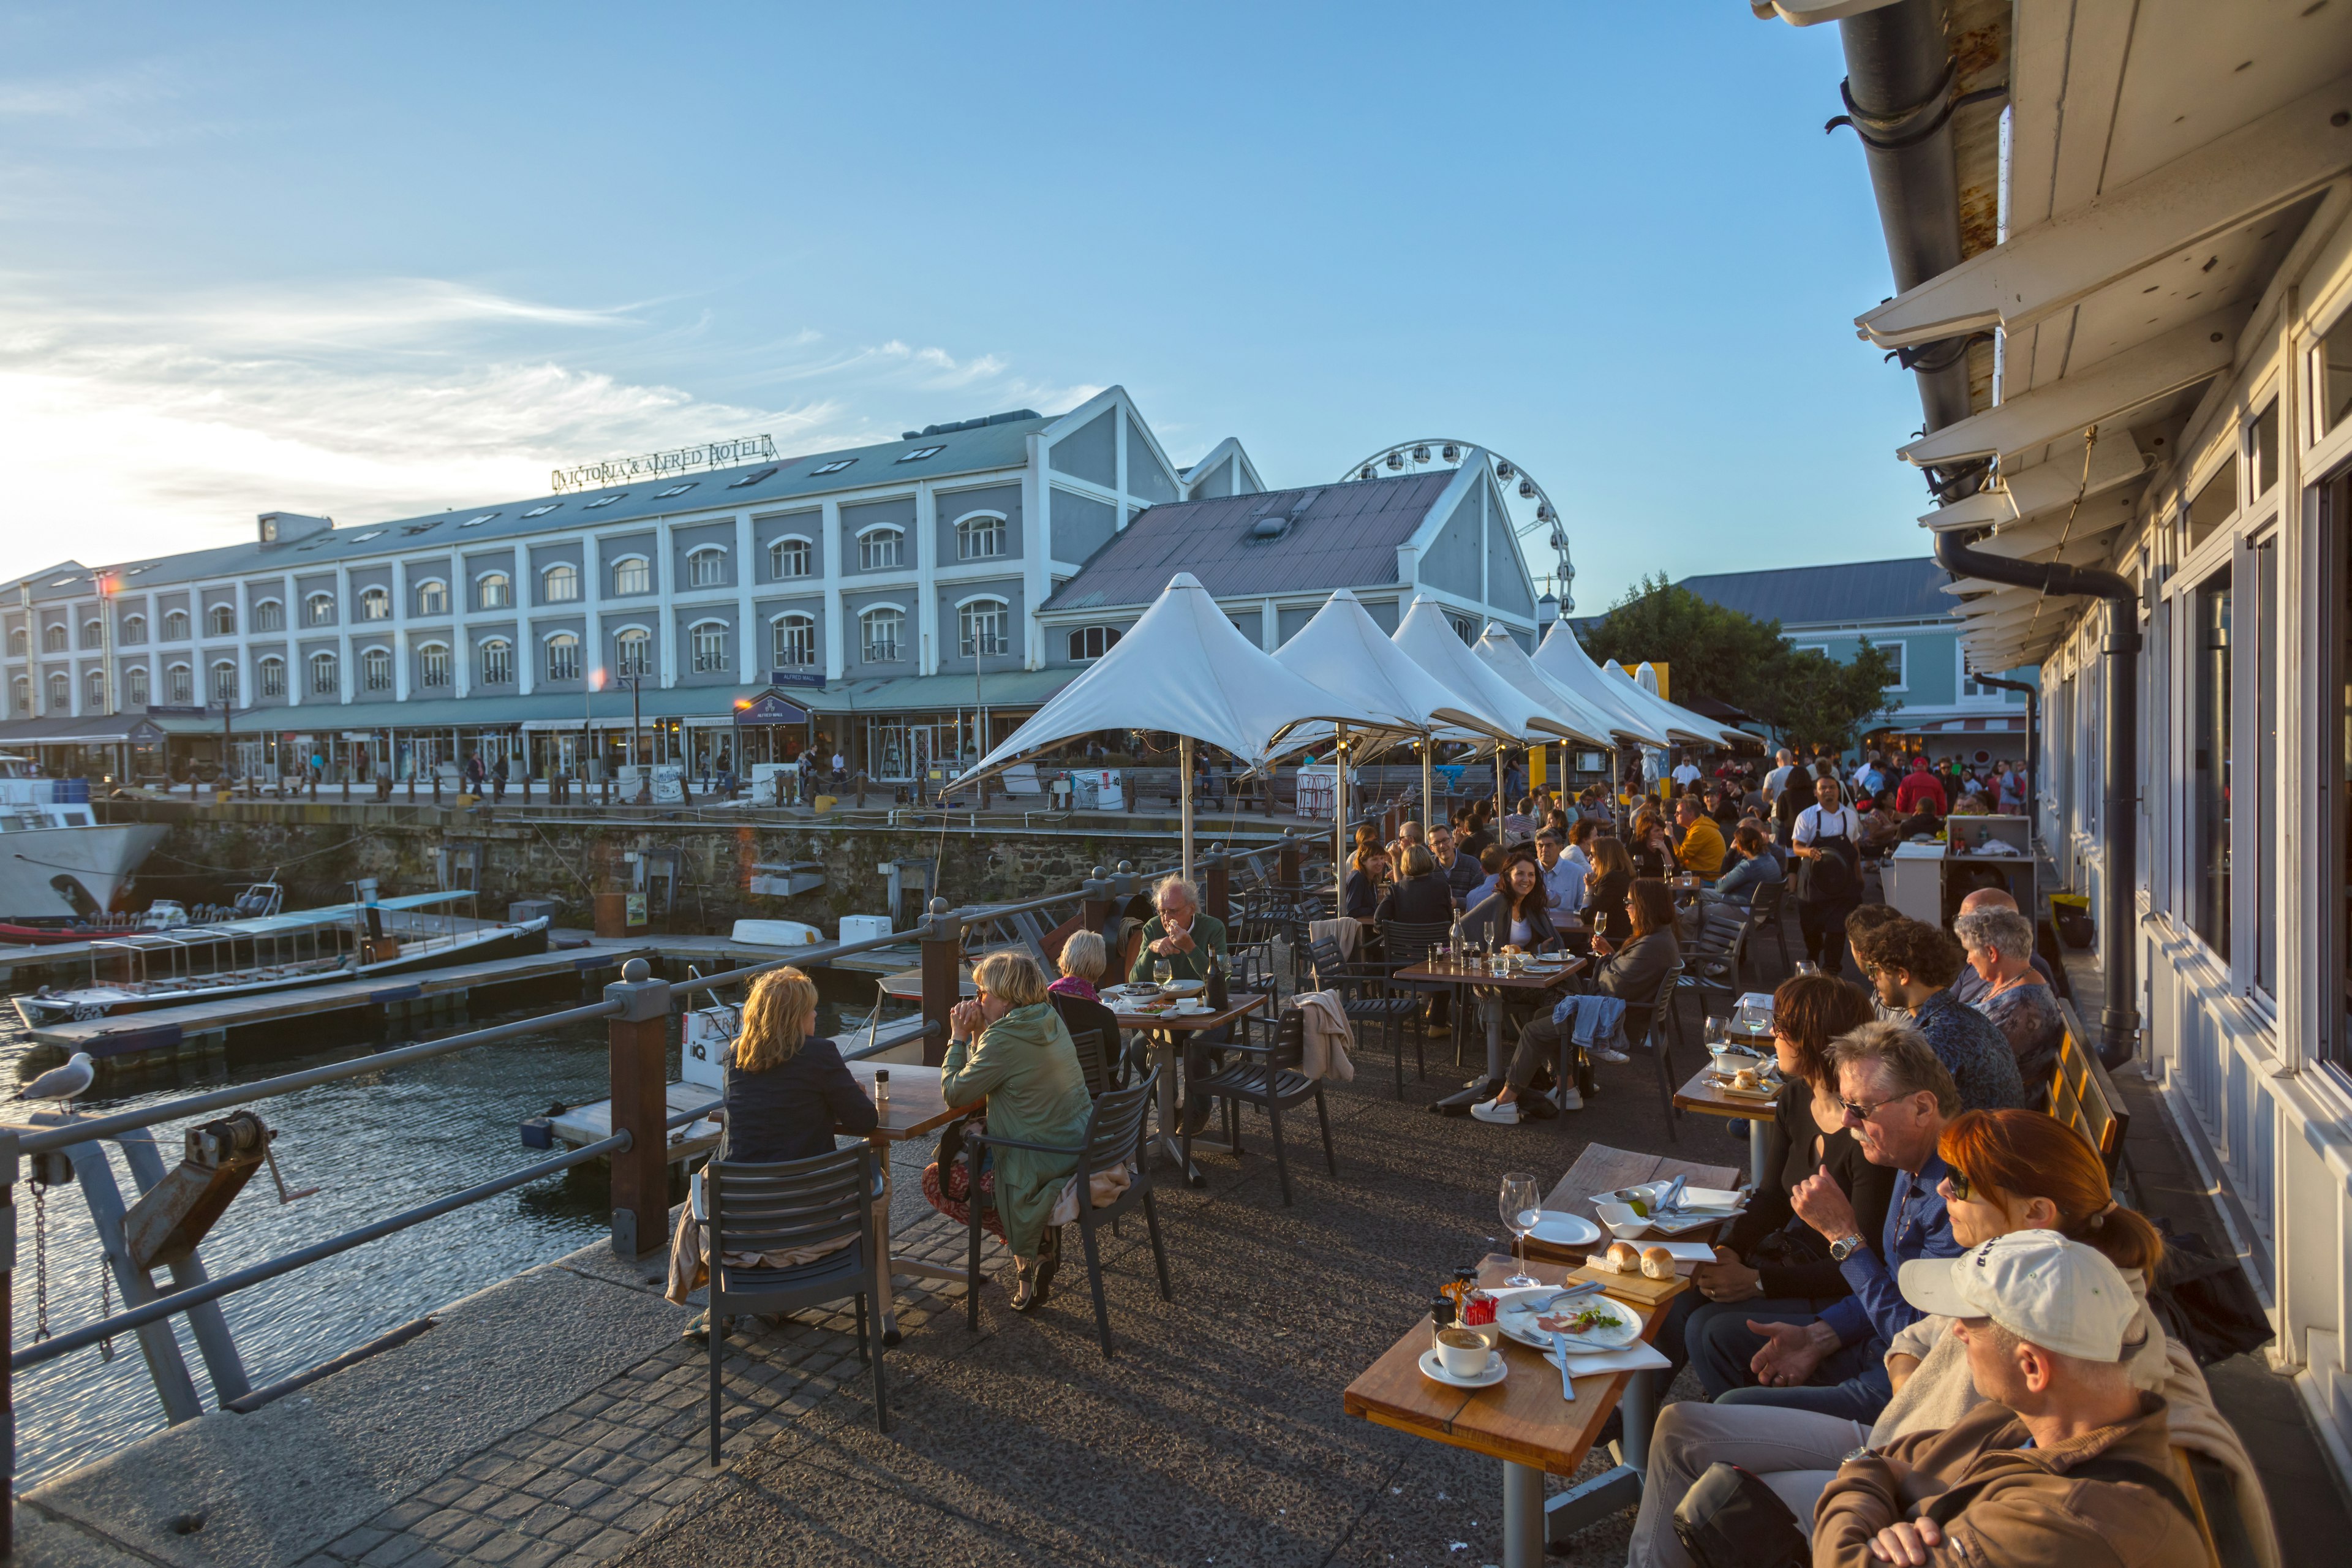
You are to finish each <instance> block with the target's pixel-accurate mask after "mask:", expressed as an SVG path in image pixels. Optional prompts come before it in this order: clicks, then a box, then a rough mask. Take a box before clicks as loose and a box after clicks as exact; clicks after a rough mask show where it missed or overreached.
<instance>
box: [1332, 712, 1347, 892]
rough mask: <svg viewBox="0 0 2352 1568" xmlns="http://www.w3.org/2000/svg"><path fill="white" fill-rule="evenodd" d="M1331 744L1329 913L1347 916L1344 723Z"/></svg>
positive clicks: (1345, 735)
mask: <svg viewBox="0 0 2352 1568" xmlns="http://www.w3.org/2000/svg"><path fill="white" fill-rule="evenodd" d="M1335 733H1336V737H1337V738H1336V739H1334V740H1333V742H1332V743H1331V761H1332V762H1333V763H1336V764H1337V765H1336V766H1335V767H1334V768H1333V769H1332V770H1331V771H1332V773H1333V775H1334V776H1333V779H1332V784H1331V889H1332V904H1333V908H1332V910H1331V916H1332V918H1333V919H1334V920H1346V919H1347V918H1348V726H1346V725H1345V724H1341V725H1339V726H1337V727H1336V731H1335Z"/></svg>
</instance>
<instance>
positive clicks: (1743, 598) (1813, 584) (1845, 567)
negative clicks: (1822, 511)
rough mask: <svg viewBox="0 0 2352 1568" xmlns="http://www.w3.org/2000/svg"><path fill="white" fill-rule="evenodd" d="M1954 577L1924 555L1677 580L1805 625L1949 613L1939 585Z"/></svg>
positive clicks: (1749, 611) (1739, 606)
mask: <svg viewBox="0 0 2352 1568" xmlns="http://www.w3.org/2000/svg"><path fill="white" fill-rule="evenodd" d="M1950 581H1951V574H1950V573H1948V572H1947V571H1945V570H1944V569H1943V568H1942V567H1941V566H1938V565H1937V564H1936V563H1935V562H1934V561H1933V560H1932V559H1930V558H1928V557H1927V556H1924V555H1922V556H1916V557H1914V558H1912V559H1909V560H1903V561H1852V562H1840V563H1832V564H1830V565H1824V566H1787V567H1780V568H1777V569H1775V570H1772V571H1769V572H1718V573H1711V574H1707V575H1706V576H1700V577H1685V578H1684V579H1682V581H1680V582H1679V583H1677V584H1675V586H1676V587H1678V588H1687V589H1688V590H1690V592H1692V593H1694V594H1696V595H1698V596H1699V597H1700V598H1702V599H1705V600H1706V601H1708V602H1709V603H1710V604H1716V605H1722V606H1723V607H1724V608H1725V609H1727V610H1737V611H1738V612H1739V613H1740V614H1742V615H1747V616H1755V617H1756V618H1757V619H1758V620H1759V621H1779V622H1780V624H1781V626H1828V625H1844V624H1846V623H1849V622H1853V621H1923V620H1925V621H1940V620H1943V619H1945V618H1946V617H1947V616H1949V615H1950V614H1951V610H1952V601H1951V598H1950V596H1949V595H1947V594H1945V593H1943V592H1942V589H1943V585H1944V584H1946V583H1948V582H1950Z"/></svg>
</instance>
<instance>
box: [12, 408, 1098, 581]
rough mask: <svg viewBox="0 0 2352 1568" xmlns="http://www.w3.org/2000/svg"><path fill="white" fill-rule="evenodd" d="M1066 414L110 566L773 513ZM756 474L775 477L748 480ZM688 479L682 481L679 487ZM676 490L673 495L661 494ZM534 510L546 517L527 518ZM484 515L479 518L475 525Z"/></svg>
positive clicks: (324, 552)
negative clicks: (750, 511)
mask: <svg viewBox="0 0 2352 1568" xmlns="http://www.w3.org/2000/svg"><path fill="white" fill-rule="evenodd" d="M1059 417H1060V416H1058V415H1056V416H1037V417H1034V418H1028V419H1008V420H1006V421H1004V422H1003V424H1000V425H983V426H979V427H977V428H974V429H968V430H945V431H940V432H938V433H936V434H933V435H929V436H918V437H913V438H911V439H901V440H897V441H885V442H883V443H881V444H880V445H878V446H872V447H841V448H838V449H836V450H834V451H828V452H811V453H804V454H803V455H801V456H798V457H793V458H779V459H777V460H776V461H774V462H760V463H745V464H741V465H739V466H738V467H735V468H711V469H708V470H706V471H703V472H700V473H694V474H677V475H667V476H664V477H663V478H660V479H648V480H643V481H639V482H636V483H633V484H628V485H615V486H610V487H608V488H606V489H593V490H573V491H571V492H570V493H568V494H565V495H552V494H549V495H537V496H526V497H524V498H522V499H521V500H504V501H490V502H487V503H484V504H480V505H475V506H463V507H452V508H450V509H449V510H446V511H440V512H430V513H427V514H425V515H424V516H421V517H409V518H394V519H390V520H387V521H382V522H369V523H357V524H350V525H345V526H342V527H338V528H333V529H329V530H324V531H320V532H318V533H315V534H312V535H310V536H309V537H308V538H304V539H298V540H294V541H292V542H288V543H283V544H267V545H266V544H263V543H262V542H260V540H259V538H258V537H256V538H254V539H253V540H251V541H249V542H245V543H240V544H226V545H219V546H215V548H212V549H209V550H191V551H186V552H182V553H180V554H177V555H163V556H153V557H149V558H146V559H135V558H134V559H132V560H130V561H121V562H115V563H109V564H108V565H107V567H106V569H107V570H110V571H113V572H116V573H119V574H121V578H120V582H121V591H122V592H124V593H145V592H149V591H151V590H153V589H156V588H164V587H171V586H174V585H177V584H184V583H193V582H210V581H214V580H215V579H219V578H227V577H247V576H258V575H264V574H268V575H276V574H281V573H296V572H321V571H329V570H331V569H332V568H333V567H334V566H335V565H336V564H337V563H344V562H351V561H357V560H374V559H378V558H383V557H391V556H403V555H418V554H425V553H427V552H441V551H448V550H456V549H460V548H462V549H467V550H473V549H478V548H480V547H481V546H483V545H487V544H493V543H501V542H507V541H510V540H514V539H519V538H523V537H527V536H530V535H534V534H541V533H551V532H557V531H564V532H572V531H579V530H582V529H587V528H609V527H611V526H612V525H613V524H614V523H619V522H635V521H651V520H653V519H655V518H657V517H675V516H688V517H691V516H692V515H694V514H695V513H698V512H704V511H710V510H717V509H724V510H726V511H728V512H733V511H735V510H740V509H741V508H745V507H758V508H762V509H772V508H774V507H777V506H784V505H790V504H792V503H793V502H794V501H798V500H814V498H816V497H819V496H823V495H830V494H833V493H834V492H835V491H839V490H848V489H871V488H873V487H875V486H877V485H888V484H893V483H899V482H905V483H912V482H913V481H914V480H916V479H942V478H948V477H951V476H954V475H957V474H968V473H982V472H987V471H990V470H992V469H998V468H1019V467H1021V466H1022V465H1023V464H1024V463H1026V462H1027V461H1028V460H1029V447H1028V438H1029V437H1030V436H1032V435H1033V434H1034V433H1036V432H1037V431H1040V430H1043V429H1045V427H1046V426H1050V425H1052V424H1053V423H1054V421H1055V419H1056V418H1059ZM930 447H938V448H940V450H939V451H938V452H937V453H935V454H934V455H932V456H930V457H928V458H912V459H911V460H909V459H910V457H911V454H913V453H916V452H919V451H924V450H926V449H928V448H930ZM844 462H845V463H846V464H847V467H845V468H838V469H835V471H834V472H832V473H826V474H820V473H818V472H817V471H816V470H818V469H820V468H831V467H832V466H833V465H835V464H836V463H844ZM760 474H765V475H767V476H768V477H766V478H764V479H757V480H756V481H753V482H745V481H747V480H752V476H754V475H760ZM680 486H685V487H686V488H685V489H683V490H679V489H678V487H680ZM668 491H677V493H676V494H667V493H665V492H668ZM607 497H610V498H613V499H612V500H610V501H609V502H607V503H606V504H604V505H602V506H599V505H597V504H596V503H597V502H599V501H604V500H605V498H607ZM542 509H544V510H542ZM533 512H537V513H539V515H537V516H530V515H528V514H530V513H533ZM477 519H480V520H482V521H475V520H477ZM91 570H92V568H89V567H85V566H80V565H78V564H75V563H66V564H64V565H59V566H53V567H50V568H49V569H48V570H47V571H46V572H39V573H30V574H26V575H25V576H24V577H22V578H12V579H10V580H8V582H7V583H5V584H0V586H5V587H6V588H8V589H11V590H13V589H15V588H16V585H17V584H18V583H20V582H21V583H29V584H31V585H32V589H33V600H34V602H35V603H36V604H40V603H46V602H48V601H51V600H58V599H72V598H87V597H88V596H89V574H90V572H91ZM69 574H70V575H71V576H72V578H73V581H72V582H71V583H70V584H65V583H58V584H57V585H56V586H54V587H53V586H51V584H52V583H53V582H56V580H57V579H58V578H61V577H65V576H67V575H69ZM11 596H12V597H13V596H14V595H13V594H12V595H11Z"/></svg>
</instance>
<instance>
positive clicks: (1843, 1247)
mask: <svg viewBox="0 0 2352 1568" xmlns="http://www.w3.org/2000/svg"><path fill="white" fill-rule="evenodd" d="M1864 1245H1866V1244H1865V1243H1864V1241H1863V1239H1862V1237H1860V1236H1842V1237H1838V1238H1837V1239H1836V1240H1835V1241H1832V1242H1831V1243H1830V1257H1831V1258H1832V1260H1833V1261H1836V1262H1839V1263H1843V1262H1844V1261H1845V1260H1846V1259H1847V1258H1852V1257H1853V1255H1854V1254H1855V1253H1857V1252H1859V1251H1861V1250H1862V1248H1863V1247H1864Z"/></svg>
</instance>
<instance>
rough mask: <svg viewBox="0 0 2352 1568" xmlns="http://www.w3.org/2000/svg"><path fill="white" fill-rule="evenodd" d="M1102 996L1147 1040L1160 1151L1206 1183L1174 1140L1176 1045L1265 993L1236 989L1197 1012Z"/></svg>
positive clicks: (1211, 1142) (1208, 1143)
mask: <svg viewBox="0 0 2352 1568" xmlns="http://www.w3.org/2000/svg"><path fill="white" fill-rule="evenodd" d="M1103 1000H1104V1002H1105V1004H1106V1005H1108V1006H1109V1008H1110V1009H1111V1013H1112V1015H1113V1016H1115V1017H1117V1018H1118V1026H1119V1027H1120V1028H1122V1029H1133V1030H1136V1031H1138V1032H1139V1033H1140V1034H1142V1035H1143V1036H1144V1037H1146V1038H1147V1039H1148V1040H1150V1044H1151V1060H1152V1063H1153V1065H1154V1066H1156V1067H1158V1068H1159V1069H1160V1091H1159V1100H1160V1131H1159V1143H1160V1152H1161V1153H1162V1154H1164V1155H1166V1156H1167V1157H1168V1158H1169V1160H1171V1162H1173V1163H1176V1164H1178V1165H1181V1166H1182V1167H1183V1171H1184V1180H1185V1181H1186V1183H1188V1184H1191V1185H1192V1186H1195V1187H1200V1186H1206V1185H1207V1184H1208V1178H1207V1177H1206V1176H1203V1175H1202V1174H1201V1172H1200V1168H1199V1167H1198V1166H1196V1165H1194V1164H1193V1163H1192V1162H1191V1161H1189V1160H1187V1159H1185V1158H1184V1149H1183V1145H1182V1144H1181V1143H1180V1142H1178V1141H1177V1136H1176V1125H1177V1123H1176V1117H1177V1109H1176V1047H1178V1046H1179V1045H1180V1044H1181V1043H1182V1038H1181V1037H1183V1036H1185V1035H1197V1034H1201V1033H1203V1032H1205V1031H1207V1030H1210V1029H1222V1028H1223V1027H1224V1026H1226V1025H1228V1024H1233V1023H1237V1022H1239V1021H1240V1020H1241V1019H1243V1018H1245V1017H1247V1016H1249V1015H1250V1014H1252V1013H1255V1012H1256V1011H1257V1010H1258V1009H1259V1008H1260V1007H1263V1006H1265V1005H1266V1000H1267V999H1266V997H1265V995H1264V994H1260V993H1257V992H1252V991H1240V992H1235V993H1234V994H1232V995H1230V996H1228V997H1227V998H1226V999H1225V1005H1224V1006H1223V1007H1220V1008H1216V1009H1213V1010H1211V1011H1204V1012H1200V1013H1145V1012H1139V1011H1136V1010H1135V1009H1133V1008H1131V1007H1129V1006H1128V1005H1124V1004H1123V1003H1122V1002H1121V1001H1120V1000H1118V998H1117V997H1115V996H1113V995H1111V994H1105V995H1104V998H1103ZM1192 1142H1195V1143H1198V1144H1201V1145H1202V1146H1203V1147H1204V1148H1210V1149H1216V1150H1221V1151H1228V1152H1229V1150H1228V1145H1227V1144H1226V1143H1225V1142H1223V1140H1222V1139H1213V1138H1195V1139H1193V1140H1192Z"/></svg>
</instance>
